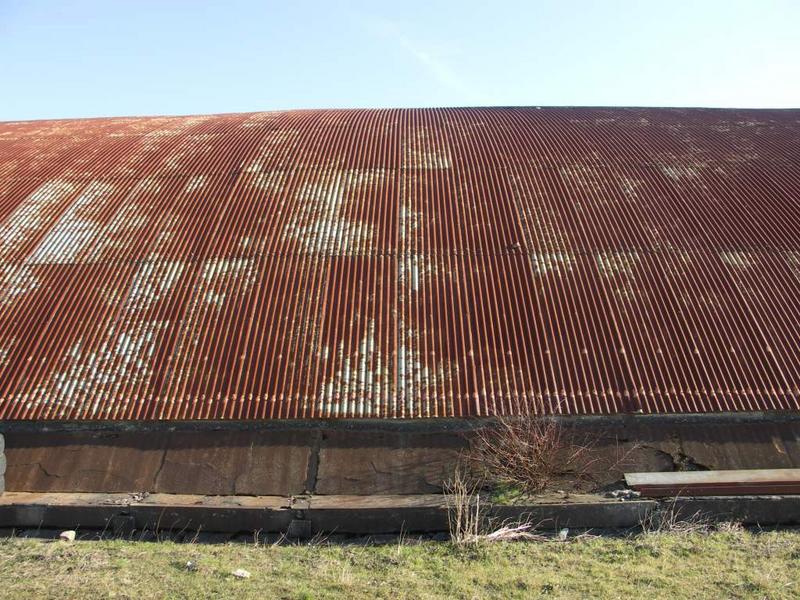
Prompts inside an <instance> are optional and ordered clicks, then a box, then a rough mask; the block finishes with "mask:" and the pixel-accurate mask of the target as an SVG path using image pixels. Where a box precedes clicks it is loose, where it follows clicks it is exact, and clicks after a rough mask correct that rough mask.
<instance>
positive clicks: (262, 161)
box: [244, 129, 301, 173]
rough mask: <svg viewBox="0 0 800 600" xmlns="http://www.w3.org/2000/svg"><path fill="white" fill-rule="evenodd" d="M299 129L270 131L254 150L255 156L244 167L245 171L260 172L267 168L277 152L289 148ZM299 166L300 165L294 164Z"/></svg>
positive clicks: (298, 133) (297, 136)
mask: <svg viewBox="0 0 800 600" xmlns="http://www.w3.org/2000/svg"><path fill="white" fill-rule="evenodd" d="M299 136H300V130H299V129H275V130H274V131H270V132H269V135H268V136H267V137H266V138H265V139H264V141H263V142H262V144H261V147H260V148H259V149H258V150H257V151H256V154H255V157H254V158H253V159H252V160H251V161H250V162H249V163H247V165H245V167H244V172H245V173H260V172H262V171H267V170H268V165H269V164H270V162H271V160H272V159H273V158H274V157H275V156H276V154H278V153H283V152H287V151H288V150H290V149H291V148H292V147H293V145H294V142H295V141H296V140H297V139H298V138H299ZM296 166H297V167H300V166H301V165H299V164H298V165H296Z"/></svg>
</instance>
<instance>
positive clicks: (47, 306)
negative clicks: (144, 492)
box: [0, 108, 800, 419]
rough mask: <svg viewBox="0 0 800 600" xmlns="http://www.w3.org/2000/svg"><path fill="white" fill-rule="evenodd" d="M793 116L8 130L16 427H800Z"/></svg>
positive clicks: (370, 117)
mask: <svg viewBox="0 0 800 600" xmlns="http://www.w3.org/2000/svg"><path fill="white" fill-rule="evenodd" d="M799 117H800V113H798V111H777V110H774V111H773V110H763V111H756V110H704V109H624V108H621V109H589V108H569V109H567V108H564V109H561V108H543V109H527V108H480V109H430V110H424V109H420V110H353V111H337V110H334V111H289V112H269V113H254V114H233V115H216V116H198V117H144V118H119V119H89V120H65V121H36V122H14V123H0V242H2V243H0V418H3V419H270V418H273V419H274V418H342V417H357V418H386V417H389V418H394V417H397V418H426V417H427V418H430V417H446V416H483V415H490V414H497V413H500V414H516V413H526V412H536V413H564V414H608V413H619V412H640V411H641V412H645V413H691V412H713V411H754V410H797V409H798V408H800V406H799V405H798V396H799V395H800V346H798V344H797V340H798V339H800V335H798V334H800V310H798V309H800V300H798V298H800V266H798V265H800V259H798V257H799V256H800V247H798V238H797V235H796V232H797V231H798V229H800V212H798V210H797V195H798V191H800V154H798V152H797V149H798V147H800V133H799V131H800V127H798V125H799V124H800V118H799Z"/></svg>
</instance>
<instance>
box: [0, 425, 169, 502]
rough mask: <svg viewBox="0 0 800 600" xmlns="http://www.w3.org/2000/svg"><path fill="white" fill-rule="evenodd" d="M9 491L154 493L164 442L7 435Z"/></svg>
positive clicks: (117, 436) (122, 436)
mask: <svg viewBox="0 0 800 600" xmlns="http://www.w3.org/2000/svg"><path fill="white" fill-rule="evenodd" d="M6 438H7V439H6V442H7V444H8V448H7V451H6V457H7V459H8V466H7V470H6V482H7V484H8V489H10V490H12V489H13V490H14V491H31V492H112V493H113V492H138V491H152V490H153V485H154V482H155V475H156V473H157V472H158V469H159V466H160V465H161V461H162V457H163V455H164V450H163V443H164V441H163V439H162V438H157V437H153V436H149V435H141V434H135V433H128V432H119V433H112V434H109V433H105V434H101V433H93V432H63V433H60V432H47V433H17V432H15V433H12V434H6Z"/></svg>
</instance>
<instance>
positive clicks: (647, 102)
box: [0, 0, 800, 120]
mask: <svg viewBox="0 0 800 600" xmlns="http://www.w3.org/2000/svg"><path fill="white" fill-rule="evenodd" d="M476 105H627V106H740V107H800V0H693V1H690V0H649V1H645V0H607V1H602V0H596V1H592V0H538V1H537V0H528V1H520V2H503V1H497V2H492V1H486V0H479V1H474V0H460V1H451V2H436V1H432V0H428V1H423V0H404V1H403V2H385V3H382V2H377V1H375V2H358V1H346V0H345V1H341V2H291V1H282V2H272V1H260V2H259V1H256V0H226V1H221V2H202V1H201V0H195V1H186V2H183V1H173V2H170V1H169V0H161V1H153V2H151V1H149V0H135V1H122V0H103V1H101V0H60V1H56V0H52V1H49V2H48V1H36V0H0V120H16V119H36V118H53V117H84V116H107V115H144V114H195V113H212V112H238V111H255V110H270V109H284V108H328V107H396V106H476Z"/></svg>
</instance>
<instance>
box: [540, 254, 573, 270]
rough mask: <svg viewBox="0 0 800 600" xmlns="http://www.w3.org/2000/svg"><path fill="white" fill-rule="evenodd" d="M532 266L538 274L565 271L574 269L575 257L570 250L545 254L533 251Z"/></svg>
mask: <svg viewBox="0 0 800 600" xmlns="http://www.w3.org/2000/svg"><path fill="white" fill-rule="evenodd" d="M530 262H531V267H532V268H533V272H534V273H536V274H537V275H547V274H548V273H558V274H561V273H564V272H568V271H571V270H572V267H573V265H574V264H575V257H574V256H573V255H572V254H570V253H568V252H549V253H544V254H539V253H536V252H534V253H532V254H531V255H530Z"/></svg>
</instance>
